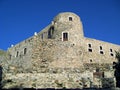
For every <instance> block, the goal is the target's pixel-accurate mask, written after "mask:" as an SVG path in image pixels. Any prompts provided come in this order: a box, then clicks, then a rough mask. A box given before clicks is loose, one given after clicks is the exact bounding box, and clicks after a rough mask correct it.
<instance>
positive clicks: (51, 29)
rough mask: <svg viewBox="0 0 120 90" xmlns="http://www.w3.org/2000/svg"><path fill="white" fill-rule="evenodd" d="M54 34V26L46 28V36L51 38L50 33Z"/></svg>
mask: <svg viewBox="0 0 120 90" xmlns="http://www.w3.org/2000/svg"><path fill="white" fill-rule="evenodd" d="M53 34H54V27H53V26H52V27H50V29H49V30H48V38H52V35H53Z"/></svg>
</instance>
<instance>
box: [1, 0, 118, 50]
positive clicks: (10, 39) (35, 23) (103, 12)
mask: <svg viewBox="0 0 120 90" xmlns="http://www.w3.org/2000/svg"><path fill="white" fill-rule="evenodd" d="M60 12H74V13H76V14H77V15H79V16H80V17H81V20H82V23H83V29H84V34H85V36H86V37H89V38H95V39H98V40H102V41H106V42H111V43H114V44H118V45H120V0H0V49H3V50H7V48H8V47H10V46H11V44H13V45H15V44H17V43H19V42H21V41H23V40H24V39H27V38H29V37H31V36H32V35H33V34H34V32H39V31H40V30H42V29H43V28H44V27H46V26H47V25H48V24H49V23H51V21H52V19H53V18H54V17H55V16H56V15H57V14H58V13H60Z"/></svg>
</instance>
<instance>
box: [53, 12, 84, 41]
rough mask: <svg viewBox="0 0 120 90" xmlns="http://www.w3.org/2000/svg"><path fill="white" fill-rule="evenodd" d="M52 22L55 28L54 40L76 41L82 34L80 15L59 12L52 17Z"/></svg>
mask: <svg viewBox="0 0 120 90" xmlns="http://www.w3.org/2000/svg"><path fill="white" fill-rule="evenodd" d="M52 24H53V25H54V28H55V31H54V34H53V37H54V38H55V39H56V40H62V41H70V42H74V43H78V42H79V40H80V39H81V38H82V37H83V36H84V35H83V26H82V22H81V20H80V17H79V16H78V15H76V14H74V13H71V12H64V13H60V14H58V15H57V16H56V17H55V18H54V19H53V22H52Z"/></svg>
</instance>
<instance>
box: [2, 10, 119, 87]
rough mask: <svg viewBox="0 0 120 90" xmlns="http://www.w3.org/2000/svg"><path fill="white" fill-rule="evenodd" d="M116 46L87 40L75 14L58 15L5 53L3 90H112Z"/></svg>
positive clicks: (117, 48)
mask: <svg viewBox="0 0 120 90" xmlns="http://www.w3.org/2000/svg"><path fill="white" fill-rule="evenodd" d="M119 49H120V46H119V45H115V44H112V43H108V42H104V41H100V40H96V39H91V38H87V37H85V36H84V32H83V25H82V22H81V19H80V17H79V16H78V15H76V14H74V13H71V12H64V13H60V14H58V15H57V16H56V17H55V18H54V19H53V21H52V22H51V23H50V24H49V25H48V26H47V27H45V28H44V29H43V30H41V31H40V32H39V33H36V32H35V33H34V35H33V36H32V37H30V38H28V39H26V40H24V41H22V42H20V43H18V44H16V45H14V46H13V45H12V47H10V48H9V49H8V50H7V52H6V57H5V60H4V62H1V63H2V66H3V81H6V82H7V83H5V85H4V86H3V88H13V87H23V88H91V87H96V88H102V87H115V83H114V82H115V80H114V70H113V69H112V63H113V62H114V61H116V58H115V51H118V50H119Z"/></svg>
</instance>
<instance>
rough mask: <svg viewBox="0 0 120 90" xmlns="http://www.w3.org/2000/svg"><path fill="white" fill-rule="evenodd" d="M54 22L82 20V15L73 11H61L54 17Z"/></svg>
mask: <svg viewBox="0 0 120 90" xmlns="http://www.w3.org/2000/svg"><path fill="white" fill-rule="evenodd" d="M53 21H54V22H69V21H72V22H76V23H78V22H80V17H79V16H78V15H76V14H75V13H72V12H62V13H59V14H58V15H57V16H56V17H55V18H54V19H53Z"/></svg>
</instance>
